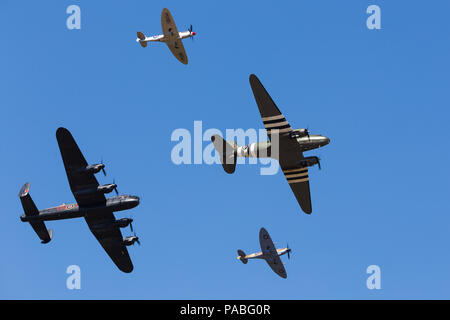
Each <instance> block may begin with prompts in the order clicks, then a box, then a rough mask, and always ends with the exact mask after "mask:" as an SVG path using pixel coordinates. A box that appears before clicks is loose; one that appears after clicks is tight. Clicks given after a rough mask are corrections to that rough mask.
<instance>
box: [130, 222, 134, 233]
mask: <svg viewBox="0 0 450 320" xmlns="http://www.w3.org/2000/svg"><path fill="white" fill-rule="evenodd" d="M130 230H131V232H133V222H130Z"/></svg>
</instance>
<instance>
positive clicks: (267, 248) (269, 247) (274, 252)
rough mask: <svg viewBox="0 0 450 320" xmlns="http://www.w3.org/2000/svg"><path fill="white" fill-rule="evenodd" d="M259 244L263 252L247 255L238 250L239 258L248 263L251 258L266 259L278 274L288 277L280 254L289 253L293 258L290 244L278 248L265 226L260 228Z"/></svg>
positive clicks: (289, 256)
mask: <svg viewBox="0 0 450 320" xmlns="http://www.w3.org/2000/svg"><path fill="white" fill-rule="evenodd" d="M259 244H260V245H261V250H262V252H257V253H252V254H249V255H246V254H245V252H244V251H242V250H238V255H239V256H238V257H237V258H238V259H239V260H241V261H242V263H243V264H247V262H248V260H249V259H264V260H266V262H267V264H268V265H269V266H270V267H271V268H272V270H273V271H274V272H275V273H276V274H277V275H279V276H280V277H282V278H285V279H286V278H287V274H286V269H285V268H284V265H283V262H282V261H281V259H280V256H282V255H283V254H286V253H287V255H288V259H290V258H291V249H289V246H286V248H281V249H276V248H275V245H274V244H273V241H272V239H271V238H270V235H269V233H268V232H267V230H266V229H264V228H261V230H259Z"/></svg>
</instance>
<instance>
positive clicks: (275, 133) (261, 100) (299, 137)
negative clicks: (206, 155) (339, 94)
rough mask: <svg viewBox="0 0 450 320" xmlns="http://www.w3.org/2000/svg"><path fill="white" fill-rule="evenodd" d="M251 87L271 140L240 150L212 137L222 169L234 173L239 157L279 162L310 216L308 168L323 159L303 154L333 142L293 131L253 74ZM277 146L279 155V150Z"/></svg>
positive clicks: (216, 137)
mask: <svg viewBox="0 0 450 320" xmlns="http://www.w3.org/2000/svg"><path fill="white" fill-rule="evenodd" d="M250 86H251V87H252V90H253V94H254V96H255V100H256V104H257V105H258V108H259V112H260V114H261V118H262V120H263V123H264V127H265V128H266V130H267V135H268V137H269V140H270V141H264V142H258V143H252V144H250V145H248V146H244V147H239V146H238V145H237V144H236V143H235V142H234V141H225V140H223V139H222V137H221V136H219V135H214V136H212V137H211V140H212V142H213V143H214V147H215V149H216V150H217V151H218V153H219V155H220V159H221V162H222V166H223V168H224V170H225V172H227V173H230V174H231V173H233V172H234V171H235V169H236V157H257V158H259V157H260V158H266V157H271V158H274V159H277V160H278V161H279V163H280V166H281V169H282V170H283V173H284V175H285V176H286V179H287V181H288V183H289V186H290V187H291V189H292V192H294V195H295V197H296V198H297V201H298V203H299V204H300V207H301V208H302V210H303V211H304V212H305V213H308V214H310V213H311V212H312V206H311V195H310V190H309V177H308V167H311V166H313V165H316V164H317V165H318V166H319V169H320V159H319V158H318V157H316V156H311V157H304V156H303V152H304V151H308V150H313V149H317V148H320V147H323V146H326V145H327V144H328V143H330V139H329V138H327V137H324V136H321V135H313V134H309V132H308V130H307V129H292V128H291V126H290V125H289V123H288V122H287V121H286V119H285V117H284V116H283V114H282V113H281V112H280V110H279V109H278V107H277V106H276V105H275V102H273V100H272V98H271V97H270V95H269V94H268V93H267V91H266V89H264V87H263V85H262V84H261V82H260V81H259V80H258V78H257V77H256V76H255V75H253V74H252V75H250ZM273 137H277V138H276V140H275V141H272V140H273V139H272V138H273ZM272 145H273V146H274V150H272ZM277 146H278V148H277V149H278V152H276V150H275V148H276V147H277ZM272 151H273V152H272Z"/></svg>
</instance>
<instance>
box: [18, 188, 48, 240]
mask: <svg viewBox="0 0 450 320" xmlns="http://www.w3.org/2000/svg"><path fill="white" fill-rule="evenodd" d="M29 190H30V184H29V183H28V182H27V183H25V184H24V185H23V187H22V189H20V192H19V197H20V202H22V207H23V211H24V212H25V218H26V217H32V216H36V215H38V214H39V210H38V209H37V207H36V205H35V204H34V201H33V199H31V196H30V194H29V193H28V192H29ZM25 221H27V220H26V219H25ZM29 222H30V224H31V227H33V230H34V231H35V232H36V234H37V235H38V236H39V238H40V239H41V242H42V243H48V242H50V240H52V235H53V231H52V230H51V229H50V230H47V228H46V227H45V223H44V222H43V221H38V220H35V221H33V220H30V221H29Z"/></svg>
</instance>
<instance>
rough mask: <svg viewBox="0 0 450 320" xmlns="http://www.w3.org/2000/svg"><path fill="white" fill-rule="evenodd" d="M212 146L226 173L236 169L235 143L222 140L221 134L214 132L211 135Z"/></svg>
mask: <svg viewBox="0 0 450 320" xmlns="http://www.w3.org/2000/svg"><path fill="white" fill-rule="evenodd" d="M211 141H212V142H213V144H214V148H215V149H216V150H217V152H218V153H219V155H220V162H221V163H222V167H223V169H224V170H225V172H226V173H229V174H231V173H233V172H234V171H235V170H236V157H237V144H236V142H234V141H233V142H231V143H230V142H228V141H225V140H223V138H222V137H221V136H219V135H218V134H215V135H213V136H212V137H211Z"/></svg>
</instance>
